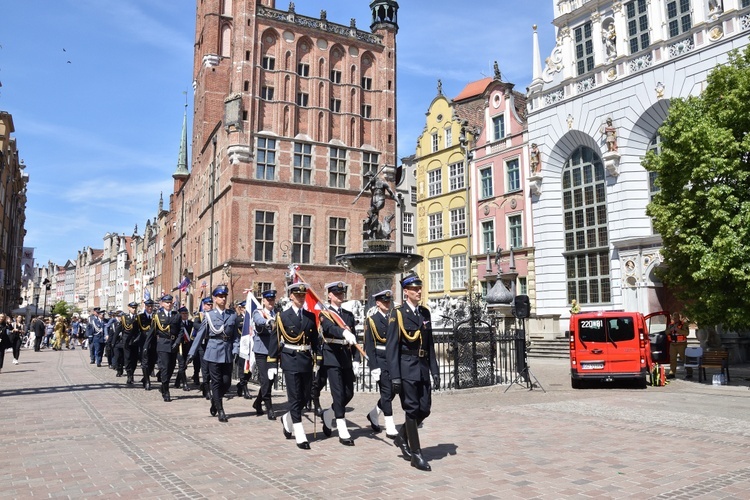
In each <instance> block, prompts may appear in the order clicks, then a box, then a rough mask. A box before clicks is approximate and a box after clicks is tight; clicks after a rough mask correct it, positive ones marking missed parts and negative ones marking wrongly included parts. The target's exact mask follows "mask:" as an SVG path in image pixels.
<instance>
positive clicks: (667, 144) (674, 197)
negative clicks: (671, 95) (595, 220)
mask: <svg viewBox="0 0 750 500" xmlns="http://www.w3.org/2000/svg"><path fill="white" fill-rule="evenodd" d="M749 131H750V46H748V47H747V48H745V49H744V50H743V51H742V52H739V51H733V52H732V53H731V54H730V55H729V61H728V62H727V64H724V65H721V66H717V67H716V68H715V69H714V70H713V71H712V72H711V73H710V75H709V76H708V83H707V86H706V89H705V91H704V92H703V94H702V95H700V96H698V97H689V98H687V99H675V100H673V101H672V102H671V104H670V108H669V115H668V117H667V119H666V121H665V123H664V124H663V125H662V127H661V128H660V129H659V133H660V134H661V140H662V142H661V145H662V150H661V154H659V155H656V154H653V153H649V154H648V155H647V156H646V161H645V163H644V166H645V167H646V169H648V170H650V171H652V172H656V173H658V177H657V181H656V182H657V186H658V187H660V188H661V189H660V191H659V192H658V193H657V194H656V195H655V196H654V198H653V200H652V202H651V203H650V204H649V206H648V210H647V213H648V214H649V215H650V216H651V217H652V218H653V222H654V228H655V229H656V230H657V231H658V232H659V234H661V237H662V240H663V242H664V248H663V256H664V261H665V264H666V266H664V268H663V269H661V270H660V271H661V278H662V279H663V280H664V282H665V283H666V284H667V285H669V286H670V287H672V288H673V290H674V292H675V295H676V296H677V297H678V298H679V299H681V300H682V301H684V302H685V313H686V314H687V316H688V317H689V318H690V319H691V320H693V321H696V322H697V323H698V324H699V325H701V326H703V327H708V328H710V327H712V326H714V325H718V324H722V325H724V326H725V327H728V328H732V329H742V328H746V327H748V326H750V248H748V242H750V234H748V233H749V232H750V154H749V153H748V152H750V136H748V132H749Z"/></svg>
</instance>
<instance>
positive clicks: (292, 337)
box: [268, 307, 318, 373]
mask: <svg viewBox="0 0 750 500" xmlns="http://www.w3.org/2000/svg"><path fill="white" fill-rule="evenodd" d="M284 345H290V346H297V345H307V346H310V350H307V351H295V350H292V349H289V348H286V349H285V348H284ZM317 349H318V330H317V325H316V323H315V315H314V314H313V313H311V312H309V311H306V310H304V309H302V318H300V317H299V316H297V314H296V313H295V312H294V308H293V307H289V308H288V309H287V310H286V311H282V312H280V313H279V314H277V315H276V322H275V323H274V335H271V339H270V345H269V348H268V362H269V363H275V362H276V360H279V359H280V360H281V368H282V369H283V370H284V371H288V372H290V373H305V372H310V373H311V372H312V370H313V354H314V353H316V352H317Z"/></svg>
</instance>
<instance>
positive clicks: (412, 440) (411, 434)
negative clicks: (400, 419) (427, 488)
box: [404, 417, 432, 471]
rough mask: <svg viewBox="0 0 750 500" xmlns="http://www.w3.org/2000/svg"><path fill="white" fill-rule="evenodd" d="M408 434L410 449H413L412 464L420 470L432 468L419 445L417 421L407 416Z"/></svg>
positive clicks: (405, 425)
mask: <svg viewBox="0 0 750 500" xmlns="http://www.w3.org/2000/svg"><path fill="white" fill-rule="evenodd" d="M404 427H406V435H407V437H408V438H409V449H410V450H411V466H412V467H416V468H417V469H419V470H425V471H427V470H432V467H430V464H428V463H427V460H425V459H424V457H422V449H421V447H420V445H419V430H418V429H417V421H416V420H414V419H412V418H409V417H406V423H405V424H404Z"/></svg>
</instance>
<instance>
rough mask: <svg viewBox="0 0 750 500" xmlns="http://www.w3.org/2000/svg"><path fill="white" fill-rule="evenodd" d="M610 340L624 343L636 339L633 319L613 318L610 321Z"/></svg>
mask: <svg viewBox="0 0 750 500" xmlns="http://www.w3.org/2000/svg"><path fill="white" fill-rule="evenodd" d="M609 338H610V340H611V341H612V342H622V341H624V340H633V339H634V338H635V328H633V319H632V318H613V319H610V320H609Z"/></svg>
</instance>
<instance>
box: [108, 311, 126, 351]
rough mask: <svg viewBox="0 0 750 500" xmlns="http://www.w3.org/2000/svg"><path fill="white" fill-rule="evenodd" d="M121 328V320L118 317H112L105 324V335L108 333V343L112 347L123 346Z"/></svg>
mask: <svg viewBox="0 0 750 500" xmlns="http://www.w3.org/2000/svg"><path fill="white" fill-rule="evenodd" d="M122 334H123V328H122V321H120V319H119V318H112V321H110V323H109V324H107V335H109V344H110V345H111V346H114V347H122V346H123V343H124V342H123V338H122Z"/></svg>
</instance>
